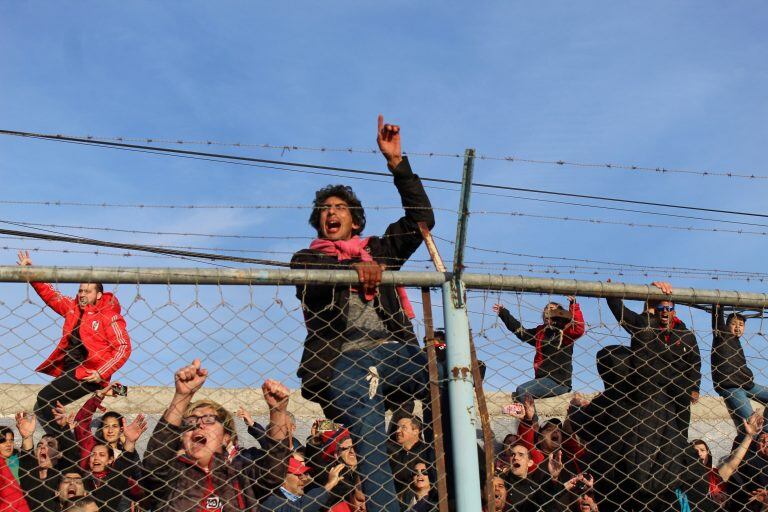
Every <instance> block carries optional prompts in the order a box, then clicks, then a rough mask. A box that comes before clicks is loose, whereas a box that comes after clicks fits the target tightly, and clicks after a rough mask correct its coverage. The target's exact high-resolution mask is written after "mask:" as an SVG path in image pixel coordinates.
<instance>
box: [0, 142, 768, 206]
mask: <svg viewBox="0 0 768 512" xmlns="http://www.w3.org/2000/svg"><path fill="white" fill-rule="evenodd" d="M0 135H10V136H15V137H25V138H33V139H40V140H48V141H55V142H64V143H70V144H81V145H87V146H98V147H103V148H107V149H116V150H124V151H135V152H141V153H148V154H155V155H163V156H171V157H178V158H188V159H197V160H204V161H210V162H216V163H226V164H236V165H246V166H253V167H260V168H267V169H274V170H280V171H285V172H298V173H305V174H317V175H330V176H337V177H338V175H335V174H329V173H327V172H319V171H308V170H306V169H308V168H309V169H319V170H322V171H340V172H344V173H349V174H353V175H364V176H366V178H361V177H360V176H357V177H355V176H345V178H347V179H364V180H366V181H382V180H377V179H373V178H369V177H368V176H384V177H387V178H389V177H390V174H389V173H383V172H379V171H369V170H363V169H350V168H343V167H335V166H326V165H317V164H307V163H300V162H285V161H275V160H265V159H261V158H251V157H242V156H236V155H225V154H215V153H202V152H195V151H187V150H177V149H172V148H165V147H151V146H135V145H130V144H125V143H117V142H107V141H101V140H97V139H75V138H71V137H67V136H64V135H50V134H39V133H29V132H19V131H10V130H0ZM257 162H258V163H257ZM265 164H272V165H265ZM274 164H277V165H280V166H283V167H276V166H275V165H274ZM284 166H291V167H298V168H299V169H293V168H290V169H289V168H286V167H284ZM422 180H423V181H427V182H436V183H442V184H450V185H460V184H461V182H460V181H457V180H449V179H443V178H431V177H425V176H422ZM473 186H474V187H479V188H484V189H497V190H510V191H515V192H526V193H534V194H542V195H548V196H559V197H574V198H580V199H590V200H596V201H605V202H611V203H624V204H636V205H643V206H657V207H662V208H671V209H679V210H691V211H702V212H710V213H722V214H727V215H740V216H748V217H762V218H768V214H763V213H757V212H742V211H734V210H724V209H718V208H708V207H699V206H688V205H680V204H672V203H658V202H654V201H641V200H634V199H626V198H620V197H606V196H595V195H590V194H576V193H570V192H559V191H553V190H542V189H532V188H523V187H512V186H508V185H499V184H490V183H473ZM430 188H437V187H430ZM447 190H452V191H454V192H455V190H454V189H447Z"/></svg>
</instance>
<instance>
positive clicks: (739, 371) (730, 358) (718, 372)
mask: <svg viewBox="0 0 768 512" xmlns="http://www.w3.org/2000/svg"><path fill="white" fill-rule="evenodd" d="M711 362H712V384H714V386H715V390H716V391H718V392H721V391H723V390H724V389H727V388H743V389H750V388H751V387H752V386H754V385H755V378H754V375H753V374H752V370H750V369H749V367H748V366H747V358H746V357H745V356H744V349H743V348H742V346H741V340H739V338H738V337H737V336H734V335H733V334H731V333H730V332H728V329H727V328H726V326H725V319H724V318H723V310H722V308H721V307H720V306H717V305H714V306H712V359H711Z"/></svg>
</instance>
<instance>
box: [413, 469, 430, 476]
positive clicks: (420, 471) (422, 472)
mask: <svg viewBox="0 0 768 512" xmlns="http://www.w3.org/2000/svg"><path fill="white" fill-rule="evenodd" d="M411 471H412V473H413V476H417V475H426V474H427V470H426V469H413V470H411Z"/></svg>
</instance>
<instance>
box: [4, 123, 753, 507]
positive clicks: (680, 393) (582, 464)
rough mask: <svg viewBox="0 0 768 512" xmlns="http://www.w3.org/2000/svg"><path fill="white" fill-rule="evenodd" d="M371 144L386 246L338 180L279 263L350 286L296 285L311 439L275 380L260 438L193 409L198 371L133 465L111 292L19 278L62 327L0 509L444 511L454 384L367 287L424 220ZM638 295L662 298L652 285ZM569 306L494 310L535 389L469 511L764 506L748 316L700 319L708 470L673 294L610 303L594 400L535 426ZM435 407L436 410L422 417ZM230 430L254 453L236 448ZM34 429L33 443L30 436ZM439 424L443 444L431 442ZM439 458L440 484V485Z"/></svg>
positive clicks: (185, 371) (391, 140) (385, 131)
mask: <svg viewBox="0 0 768 512" xmlns="http://www.w3.org/2000/svg"><path fill="white" fill-rule="evenodd" d="M378 144H379V148H380V150H381V153H382V154H383V155H384V157H385V158H386V160H387V165H388V168H389V169H390V171H391V173H392V175H393V177H394V183H395V186H396V187H397V190H398V193H399V194H400V197H401V199H402V203H403V206H404V207H405V216H403V217H402V218H400V219H398V220H397V221H396V222H394V223H393V224H390V225H389V227H388V228H387V229H386V232H385V233H384V235H383V236H381V237H375V236H374V237H368V238H361V237H360V236H359V235H360V234H361V233H362V231H363V229H364V227H365V222H366V219H365V213H364V210H363V208H362V204H361V203H360V201H359V200H358V199H357V197H356V196H355V194H354V192H353V191H352V190H351V189H350V188H349V187H346V186H342V185H336V186H330V187H326V188H324V189H321V190H319V191H318V192H317V194H316V197H315V201H314V208H313V211H312V214H311V216H310V219H309V222H310V225H311V226H312V227H313V228H314V229H315V230H316V232H317V239H316V240H315V241H313V242H312V244H311V245H310V247H309V248H308V249H305V250H302V251H299V252H297V253H296V254H295V255H294V257H293V259H292V262H291V265H292V267H293V268H305V269H323V268H327V269H336V268H349V269H353V270H355V271H356V272H357V274H358V276H359V283H358V284H356V285H353V286H342V285H333V284H324V285H300V286H297V297H298V299H299V300H300V302H301V305H302V308H303V311H304V317H305V324H306V328H307V338H306V341H305V346H304V354H303V355H302V358H301V363H300V367H299V370H298V376H299V377H300V378H301V380H302V387H301V392H302V396H303V397H304V398H306V399H309V400H311V401H313V402H315V403H317V404H318V405H319V406H320V407H321V408H322V410H323V413H324V416H325V418H323V419H319V420H317V421H315V422H314V424H313V425H312V429H311V432H310V435H309V437H308V438H307V439H305V440H301V439H297V438H296V437H295V435H296V432H297V429H296V420H295V418H294V416H293V415H292V414H291V413H290V412H289V411H288V406H289V393H288V390H287V389H286V387H285V386H283V385H282V384H281V383H279V382H277V381H274V380H267V381H265V382H264V384H263V386H262V392H263V396H264V401H265V403H266V405H267V407H268V409H269V422H268V424H267V425H266V426H262V425H260V424H259V423H257V422H256V421H254V418H253V417H252V416H251V414H250V413H249V411H248V410H247V408H245V407H241V408H240V409H239V410H238V411H236V413H234V414H233V412H232V411H229V410H227V409H226V408H225V407H223V406H222V405H221V404H219V403H217V402H214V401H212V400H207V399H195V396H196V394H197V393H198V391H199V390H200V389H201V388H202V387H203V385H204V384H205V382H206V380H207V378H208V376H209V373H208V370H207V369H206V368H205V367H204V365H203V363H202V362H201V361H200V360H199V359H195V360H193V361H192V362H191V363H190V364H189V365H187V366H184V367H183V368H180V369H179V370H178V371H176V372H175V373H174V375H173V382H174V393H173V396H172V398H171V400H170V402H169V404H168V406H167V408H166V409H165V412H164V413H163V414H162V417H161V418H160V419H159V421H158V422H157V424H156V425H155V426H154V429H153V431H152V432H151V434H149V439H148V442H147V448H146V451H145V452H144V453H143V454H141V455H140V454H139V453H137V450H136V446H137V442H138V441H139V440H140V439H141V438H142V436H145V435H147V430H148V421H147V418H146V417H145V416H144V415H143V414H138V415H136V416H135V417H134V418H133V419H132V420H131V421H128V419H127V418H125V417H124V416H123V415H122V414H121V413H120V412H118V411H113V410H105V409H104V407H103V404H104V401H105V399H106V398H107V397H112V398H109V400H119V397H120V396H121V395H123V394H124V392H125V388H124V387H123V386H121V385H119V384H116V383H112V382H111V380H110V379H111V376H112V375H113V374H114V373H115V372H117V371H118V370H119V369H120V367H121V366H122V365H123V364H124V363H125V361H126V360H127V359H128V357H129V355H130V352H131V343H130V338H129V334H128V329H127V327H126V324H125V321H124V320H123V318H122V315H121V310H120V305H119V302H118V301H117V298H116V297H115V296H114V295H112V294H110V293H108V292H104V289H103V287H102V286H101V285H100V284H97V283H83V284H81V285H80V289H79V291H78V295H77V297H75V298H68V297H65V296H63V295H62V294H60V293H59V292H58V291H57V290H56V289H55V288H54V287H52V286H51V285H48V284H44V283H33V285H32V286H33V287H34V289H35V290H36V291H37V293H38V294H39V295H40V297H41V298H42V300H43V301H44V302H45V303H46V304H47V305H48V306H50V307H51V308H52V309H53V310H54V311H56V312H57V313H59V314H60V315H61V316H62V317H63V318H64V327H63V334H62V338H61V340H60V342H59V344H58V346H57V347H56V350H55V351H54V352H53V354H51V356H50V357H49V358H48V359H47V360H46V361H45V362H44V363H43V364H42V365H41V366H40V367H39V368H38V371H41V372H43V373H46V374H49V375H51V376H52V377H53V381H52V382H51V383H50V384H48V385H47V386H45V387H44V388H43V389H42V390H41V391H40V393H39V395H38V397H37V402H36V404H35V406H34V410H33V411H20V412H19V413H18V414H17V415H16V429H15V430H14V429H12V428H2V429H0V512H11V511H14V512H17V511H18V512H29V511H34V512H60V511H72V512H75V511H76V512H94V511H101V512H140V511H158V512H165V511H167V512H192V511H194V512H204V511H209V512H234V511H256V510H264V511H275V512H288V511H322V512H325V511H331V512H347V511H349V512H351V511H358V512H359V511H365V510H370V511H377V512H378V511H386V512H401V511H416V512H419V511H422V512H424V511H436V510H438V507H439V503H440V502H441V500H445V502H444V503H446V504H447V506H448V509H449V510H451V509H453V508H454V504H453V502H452V496H453V491H452V489H453V488H454V487H455V486H456V485H461V484H462V482H456V481H454V480H453V479H452V478H451V477H450V470H451V468H452V449H451V443H450V437H451V436H450V428H449V424H448V423H447V421H446V419H447V417H448V402H447V401H446V400H445V397H446V392H445V383H446V381H447V380H448V379H449V378H450V372H448V368H447V367H446V363H445V359H444V358H440V357H438V358H437V365H438V368H437V371H438V375H439V379H438V380H439V385H438V389H437V393H438V395H439V396H438V397H437V402H434V401H433V400H431V399H430V393H429V386H430V382H429V378H428V371H427V354H426V353H425V351H424V350H423V349H422V348H421V347H420V346H419V343H418V341H417V339H416V336H415V334H414V331H413V327H412V325H411V322H410V319H411V318H412V317H413V315H412V310H411V306H410V303H409V302H408V299H407V295H405V293H404V291H403V290H401V289H399V288H397V287H394V286H391V285H385V284H382V283H381V276H382V270H384V269H387V270H397V269H399V268H400V266H401V265H402V264H403V263H404V262H405V261H406V260H407V259H408V258H409V257H410V256H411V255H412V254H413V252H414V251H415V250H416V249H417V248H418V247H419V245H420V244H421V242H422V233H423V230H424V229H427V230H428V229H431V228H432V227H433V226H434V217H433V214H432V210H431V204H430V201H429V198H428V197H427V195H426V192H425V191H424V188H423V186H422V184H421V181H420V180H419V178H418V176H416V175H415V174H414V173H413V171H412V170H411V168H410V165H409V163H408V160H407V158H405V157H403V156H402V154H401V150H400V129H399V127H398V126H396V125H389V124H384V122H383V119H382V118H381V117H380V118H379V127H378ZM18 263H19V264H20V265H24V266H27V265H31V264H32V262H31V260H30V258H29V254H28V253H26V252H22V253H20V254H19V262H18ZM653 284H654V285H655V286H657V287H658V288H659V289H660V290H661V291H662V292H663V293H664V294H671V293H672V289H671V286H670V285H669V284H668V283H653ZM568 302H569V305H568V307H567V308H566V307H563V306H562V305H560V304H558V303H556V302H550V303H548V304H547V305H546V306H545V307H544V310H543V312H542V322H541V324H540V325H537V326H535V327H532V328H526V327H524V326H523V325H522V324H521V322H520V321H519V320H518V319H516V318H515V317H514V315H513V314H512V312H510V311H509V310H508V309H507V308H506V307H504V305H502V304H496V305H495V306H493V311H494V312H495V313H497V314H498V315H499V318H500V319H501V321H502V322H503V324H504V325H505V326H506V327H507V328H508V329H509V330H510V331H511V332H512V333H513V334H514V335H515V336H516V337H518V338H519V339H520V340H522V341H523V342H525V343H527V344H530V345H532V346H533V347H534V348H535V355H534V360H533V367H534V377H535V378H534V379H533V380H531V381H528V382H524V383H520V384H519V385H518V387H517V389H516V391H515V393H514V394H513V403H511V404H510V405H509V406H508V407H507V408H506V410H507V412H508V413H509V414H511V415H512V416H514V417H515V418H516V419H517V422H516V424H517V430H516V432H514V433H511V434H509V435H507V436H506V437H505V438H504V441H503V443H502V445H501V446H500V447H498V448H497V447H495V446H487V445H486V446H481V445H479V444H478V457H479V458H480V459H481V460H485V456H486V452H487V451H494V452H495V451H497V453H493V454H492V456H493V458H494V461H495V462H494V465H493V471H492V473H488V472H486V471H484V470H483V471H481V475H479V479H481V480H482V481H483V483H484V484H485V483H487V484H488V486H487V487H488V488H490V489H492V491H493V492H492V493H490V494H487V495H485V497H484V503H483V506H484V510H485V511H486V512H508V511H510V512H511V511H515V512H528V511H547V512H555V511H558V512H559V511H579V512H596V511H598V510H599V511H602V512H610V511H632V512H640V511H672V510H673V511H680V512H685V511H689V510H702V511H717V510H724V511H742V510H749V511H764V510H768V422H766V421H765V419H764V416H763V412H762V411H761V412H754V411H752V409H751V405H750V399H752V400H757V401H760V402H763V403H765V402H768V388H765V387H763V386H761V385H759V384H757V383H755V382H754V377H753V375H752V372H751V371H750V370H749V367H748V365H747V361H746V358H745V356H744V352H743V348H742V346H741V341H740V337H741V336H742V335H743V332H744V324H745V321H746V318H745V317H744V316H743V315H741V314H739V313H732V314H730V315H729V316H728V317H727V318H725V317H724V312H723V311H722V309H721V308H719V307H717V306H713V308H712V316H713V347H712V374H713V381H714V385H715V389H716V390H717V392H718V393H719V394H720V395H721V396H722V397H723V399H724V401H725V404H726V406H727V408H728V411H729V412H730V414H731V416H732V418H733V421H734V424H735V426H736V428H737V436H736V438H735V439H734V443H733V450H732V452H731V453H730V455H729V456H728V457H726V458H725V460H722V461H719V462H718V463H717V464H716V463H715V461H713V460H712V454H711V452H710V450H709V448H708V446H707V444H706V443H705V442H704V441H702V440H700V439H696V440H693V441H689V435H688V429H689V426H690V421H691V406H692V404H693V403H695V402H696V401H698V399H699V387H700V383H701V356H700V352H699V347H698V345H697V340H696V337H695V336H694V334H693V333H692V332H691V331H690V330H689V329H688V328H687V327H686V326H685V325H684V324H683V322H682V321H681V320H680V319H679V318H677V316H676V314H675V305H674V303H672V302H671V301H669V300H661V301H656V302H647V303H646V305H645V308H644V310H643V311H642V312H640V313H637V312H634V311H631V310H630V309H628V308H627V307H626V306H624V304H623V303H622V301H621V300H619V299H608V301H607V303H608V307H609V308H610V310H611V312H612V313H613V314H614V315H615V317H616V319H617V321H618V322H619V324H620V325H621V326H622V327H623V328H624V329H625V330H626V331H627V333H628V334H629V336H630V344H629V345H628V346H623V345H613V346H607V347H603V348H602V349H600V350H599V351H598V353H597V354H596V365H597V369H598V373H599V375H600V378H601V379H602V380H603V387H604V391H603V392H601V393H599V394H598V395H597V396H595V397H593V398H592V399H591V400H586V399H585V398H584V397H582V396H581V395H579V394H578V393H576V394H574V395H573V397H572V398H571V400H570V404H569V407H568V410H567V414H566V415H565V417H564V418H562V419H557V418H554V419H548V420H546V421H540V420H539V418H538V415H537V409H536V400H537V399H542V398H547V397H553V396H559V395H564V394H567V393H571V391H572V374H573V347H574V344H575V343H577V342H578V339H579V338H580V337H581V336H582V335H583V334H584V332H585V322H584V318H583V315H582V312H581V310H580V308H579V305H578V303H577V302H576V299H575V297H568ZM434 342H435V340H426V343H429V344H432V343H434ZM437 346H438V348H440V347H441V346H442V345H440V344H438V345H437ZM169 380H170V379H169ZM88 395H90V398H88V399H87V400H86V401H85V403H84V404H83V405H82V406H81V407H80V408H79V410H78V411H77V413H76V414H74V415H72V414H69V413H68V411H67V406H68V405H69V404H71V403H72V402H74V401H76V400H78V399H80V398H84V397H87V396H88ZM432 398H434V397H432ZM416 401H419V402H420V403H421V414H420V415H419V414H417V413H416V409H415V408H414V404H415V402H416ZM434 403H439V404H441V408H442V414H441V416H440V417H439V418H434V419H433V417H432V406H433V404H434ZM388 410H389V411H393V416H392V417H391V419H390V421H389V428H387V422H386V420H385V414H386V412H387V411H388ZM99 411H101V413H102V414H100V417H99V421H98V424H97V425H96V426H94V421H93V420H94V416H95V415H96V414H97V412H99ZM236 417H237V418H239V419H240V420H241V421H243V422H244V423H245V425H246V427H247V432H248V435H249V436H251V437H253V440H254V443H253V444H254V445H255V446H254V447H252V448H244V443H242V442H241V440H239V439H238V434H237V428H236V421H238V420H236V419H235V418H236ZM433 420H434V421H433ZM38 426H39V427H40V428H41V429H42V430H43V432H44V435H43V436H42V437H40V438H39V439H38V440H37V442H36V443H35V440H34V435H35V431H36V428H37V427H38ZM439 431H442V433H443V435H442V436H436V435H435V432H439ZM17 436H18V438H19V439H20V443H19V444H20V447H19V448H18V449H17V448H16V444H17V443H16V441H17ZM436 439H437V440H438V441H440V443H439V444H438V443H437V442H436ZM249 444H250V443H249ZM438 454H442V456H443V457H444V459H445V461H446V466H447V468H448V469H449V471H448V474H438V472H437V469H436V468H437V464H436V462H437V458H438ZM481 467H484V464H481ZM438 479H446V481H447V490H448V494H447V496H443V495H441V494H439V493H438V487H437V482H438Z"/></svg>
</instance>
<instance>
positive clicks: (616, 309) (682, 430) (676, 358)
mask: <svg viewBox="0 0 768 512" xmlns="http://www.w3.org/2000/svg"><path fill="white" fill-rule="evenodd" d="M608 306H609V307H610V309H611V312H612V313H613V314H614V316H615V317H616V319H617V320H619V321H620V322H621V325H622V327H624V329H626V330H627V332H629V333H630V335H631V337H632V339H631V347H630V349H631V357H630V359H629V365H630V368H631V373H630V375H629V382H630V384H631V385H632V392H631V393H630V399H629V400H628V404H631V405H630V409H629V410H628V411H627V414H628V415H629V416H628V418H630V421H631V422H632V429H631V431H630V432H629V433H628V434H627V436H626V437H625V441H626V443H627V450H628V451H627V453H626V454H625V461H626V462H625V463H626V464H627V468H628V471H629V472H630V474H631V475H632V477H631V479H630V481H629V483H631V484H633V485H636V486H637V488H636V490H635V491H633V492H634V494H635V496H636V497H637V498H639V499H641V500H642V499H643V498H642V497H643V496H649V497H650V496H657V495H660V493H664V492H667V491H669V490H671V489H674V488H675V486H677V485H681V484H680V483H679V482H680V475H681V474H683V473H685V472H686V471H687V470H688V468H689V466H690V465H691V464H693V463H695V460H696V459H695V456H694V458H693V459H691V451H690V450H689V448H690V446H689V444H688V427H689V425H690V422H691V393H693V392H694V391H696V392H698V390H699V383H700V381H701V355H700V353H699V348H698V346H697V344H696V337H695V336H694V335H693V333H692V332H691V331H689V330H688V329H686V327H685V325H684V324H683V323H682V322H680V321H679V320H678V321H677V322H676V323H675V325H674V327H673V328H671V329H662V328H661V326H660V325H659V323H658V319H657V318H656V316H654V315H649V314H647V313H646V314H637V313H634V312H632V311H630V310H629V309H627V308H626V307H624V305H623V302H622V301H621V300H620V299H608Z"/></svg>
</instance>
